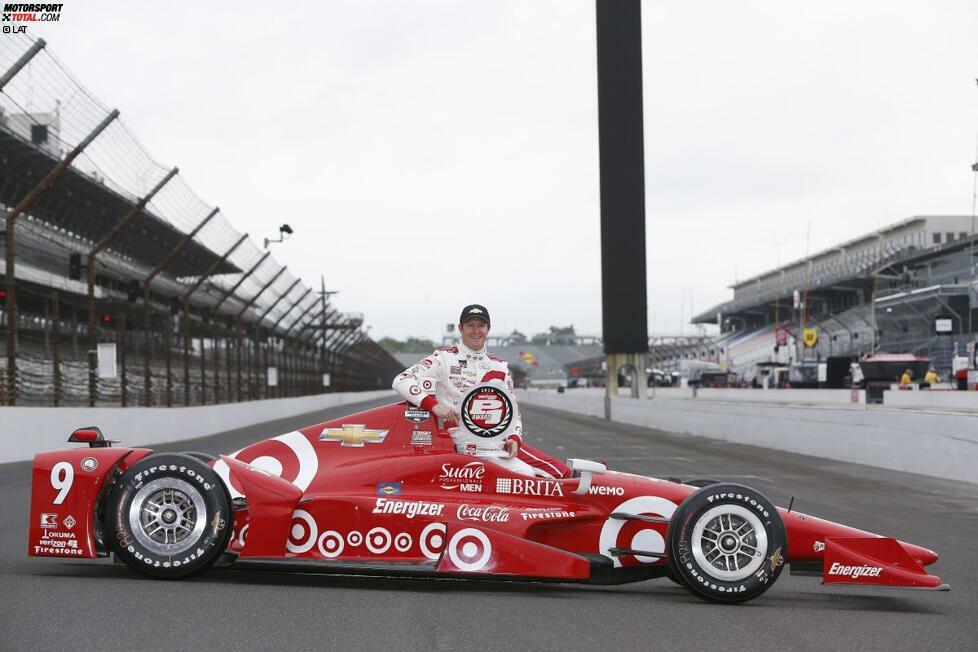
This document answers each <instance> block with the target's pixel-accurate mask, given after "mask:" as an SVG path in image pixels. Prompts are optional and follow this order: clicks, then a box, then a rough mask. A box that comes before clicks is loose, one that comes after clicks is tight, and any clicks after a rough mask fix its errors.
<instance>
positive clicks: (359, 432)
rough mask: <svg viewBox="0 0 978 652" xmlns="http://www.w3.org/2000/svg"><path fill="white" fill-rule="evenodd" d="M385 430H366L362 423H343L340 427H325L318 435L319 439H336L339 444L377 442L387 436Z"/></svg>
mask: <svg viewBox="0 0 978 652" xmlns="http://www.w3.org/2000/svg"><path fill="white" fill-rule="evenodd" d="M387 432H388V431H387V430H367V429H366V428H364V426H363V424H359V423H358V424H349V423H344V424H343V427H342V428H326V429H325V430H323V432H322V433H321V434H320V435H319V440H320V441H338V442H340V446H358V447H360V448H363V445H364V444H379V443H381V442H383V441H384V437H386V436H387Z"/></svg>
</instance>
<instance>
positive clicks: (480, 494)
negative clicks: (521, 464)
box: [28, 385, 947, 602]
mask: <svg viewBox="0 0 978 652" xmlns="http://www.w3.org/2000/svg"><path fill="white" fill-rule="evenodd" d="M490 387H491V388H492V389H491V390H490V389H487V388H490ZM515 409H516V406H515V403H514V402H513V401H512V397H511V396H510V395H509V394H508V393H507V392H505V390H502V389H500V388H499V387H498V386H492V385H484V386H481V387H476V388H475V389H473V390H472V391H471V392H470V393H469V394H468V395H467V396H466V399H465V401H464V402H463V407H462V414H461V415H460V416H461V419H460V421H461V423H462V424H463V425H462V426H461V427H462V428H464V429H465V433H466V436H468V437H470V438H471V436H473V435H474V436H475V437H484V438H486V439H492V438H498V437H499V436H500V435H501V434H502V435H505V433H506V429H505V428H500V427H499V425H500V424H505V423H508V420H509V419H510V417H511V416H512V414H513V412H514V411H515ZM457 432H458V430H455V429H453V430H452V434H451V435H450V434H449V432H448V431H447V430H446V429H445V428H444V424H442V423H440V422H439V420H438V419H437V418H436V417H435V416H434V415H431V414H429V413H428V412H426V411H423V410H420V409H418V408H415V407H414V406H412V405H409V404H406V403H396V404H391V405H387V406H384V407H379V408H376V409H372V410H367V411H364V412H359V413H356V414H352V415H350V416H348V417H344V418H341V419H335V420H333V421H327V422H326V423H322V424H318V425H315V426H310V427H308V428H303V429H302V430H298V431H294V432H289V433H286V434H284V435H279V436H277V437H273V438H271V439H266V440H264V441H260V442H258V443H256V444H253V445H251V446H248V447H246V448H243V449H241V450H239V451H237V452H236V453H232V454H230V455H222V456H221V457H220V458H218V459H215V458H213V457H211V456H208V455H205V454H202V453H180V454H175V453H153V452H152V451H151V450H149V449H145V448H124V447H119V446H112V445H111V442H109V441H107V440H105V439H104V437H103V436H102V434H101V432H99V430H98V429H97V428H83V429H81V430H77V431H76V432H74V433H73V434H72V435H71V437H70V438H69V440H68V441H69V442H73V443H84V444H87V446H85V447H79V448H72V449H67V450H60V451H54V452H48V453H40V454H38V455H37V456H36V457H35V460H34V468H33V486H32V495H31V513H30V535H29V536H30V540H29V542H28V552H29V554H30V555H32V556H54V557H81V558H86V557H88V558H92V557H102V556H106V555H108V554H109V553H110V552H114V553H115V554H116V556H117V558H118V559H121V560H122V561H124V562H125V563H126V564H128V565H129V566H131V567H132V568H133V569H135V570H137V571H139V572H141V573H145V574H146V575H150V576H153V577H159V578H178V577H186V576H189V575H192V574H194V573H198V572H201V571H204V570H206V569H208V568H210V567H212V566H214V565H215V564H217V565H223V566H226V565H232V564H233V565H235V566H245V565H252V566H275V567H282V568H289V569H292V570H310V571H315V572H323V571H324V570H331V571H334V572H349V573H356V574H369V573H375V572H380V573H384V574H391V573H401V574H404V575H420V576H435V577H438V576H454V577H468V578H476V577H482V578H487V579H507V580H533V581H561V582H581V583H591V584H619V583H624V582H635V581H641V580H647V579H652V578H658V577H666V576H668V577H670V578H672V579H673V580H674V581H675V582H677V583H679V584H681V585H683V586H685V587H687V588H688V589H689V590H690V591H691V592H692V593H693V594H695V595H697V596H699V597H701V598H704V599H707V600H712V601H716V602H743V601H746V600H749V599H751V598H755V597H757V596H758V595H760V594H761V593H763V592H764V591H765V590H767V589H768V588H769V587H770V586H771V585H773V584H774V582H775V581H776V580H777V579H778V576H779V575H780V574H781V571H782V570H783V568H784V565H785V563H788V564H790V565H791V568H792V573H803V574H812V575H817V576H820V577H821V578H822V582H823V583H825V584H829V583H832V584H835V583H840V584H853V585H865V586H890V587H901V588H917V589H946V588H947V585H945V584H942V582H941V580H940V579H939V578H938V577H936V576H934V575H930V574H928V573H927V571H926V570H924V567H925V566H927V565H930V564H933V563H934V562H935V561H937V554H935V553H934V552H932V551H930V550H928V549H926V548H922V547H920V546H915V545H913V544H910V543H904V542H902V541H897V540H896V539H892V538H888V537H882V536H879V535H876V534H872V533H869V532H864V531H862V530H857V529H854V528H850V527H847V526H844V525H840V524H837V523H832V522H829V521H825V520H822V519H818V518H815V517H812V516H808V515H805V514H802V513H799V512H795V511H791V509H790V507H789V509H783V508H780V507H775V506H774V505H773V504H771V502H770V501H769V500H768V499H767V498H765V497H764V496H763V495H762V494H761V493H760V492H758V491H756V490H754V489H752V488H750V487H746V486H742V485H738V484H727V483H714V484H707V485H706V486H702V487H698V486H691V485H689V484H680V483H676V482H668V481H665V480H658V479H655V478H649V477H642V476H637V475H632V474H627V473H617V472H615V471H610V470H607V469H606V468H605V466H604V465H602V464H599V463H596V462H590V461H586V460H569V466H570V467H571V469H572V472H571V473H569V474H568V475H570V476H571V477H566V478H556V479H555V478H551V477H539V476H536V475H535V476H531V475H526V474H524V473H517V472H514V471H512V470H509V469H507V468H504V467H503V466H500V465H499V464H496V463H495V462H494V461H493V460H491V459H487V458H485V457H477V456H473V455H468V454H460V453H459V452H457V450H459V449H461V450H466V447H464V446H460V445H459V443H458V441H456V440H457V439H458V437H457V436H456V437H455V440H453V436H454V435H455V434H456V433H457ZM468 450H471V449H468ZM255 562H258V563H257V564H256V563H255Z"/></svg>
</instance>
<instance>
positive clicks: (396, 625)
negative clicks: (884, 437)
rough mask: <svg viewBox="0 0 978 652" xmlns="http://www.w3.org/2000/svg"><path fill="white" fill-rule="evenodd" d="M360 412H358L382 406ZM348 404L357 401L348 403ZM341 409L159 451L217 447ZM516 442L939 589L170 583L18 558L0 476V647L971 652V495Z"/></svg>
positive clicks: (10, 496) (101, 564)
mask: <svg viewBox="0 0 978 652" xmlns="http://www.w3.org/2000/svg"><path fill="white" fill-rule="evenodd" d="M382 402H383V401H381V402H375V403H374V404H380V403H382ZM358 407H361V406H358ZM352 411H355V410H354V409H351V407H350V406H349V405H345V406H341V407H339V408H336V409H331V410H326V411H323V412H320V413H315V414H312V415H302V416H299V417H295V418H292V419H287V420H283V421H278V422H275V423H272V424H264V425H262V426H255V427H251V428H245V429H241V430H237V431H234V432H231V433H225V434H222V435H215V436H213V437H208V438H204V439H199V440H196V441H194V442H192V443H188V442H185V443H182V444H178V445H171V446H167V447H165V448H166V449H167V450H202V451H205V452H212V453H218V452H230V451H232V450H236V449H237V448H240V447H241V446H243V445H246V444H248V443H251V442H253V441H256V440H258V439H261V438H264V437H268V436H272V435H274V434H279V433H281V432H286V431H288V430H291V429H294V428H296V427H301V426H305V425H309V424H311V423H317V422H319V421H323V420H326V419H328V418H334V417H337V416H341V415H342V414H346V413H349V412H352ZM524 419H525V423H526V427H527V432H528V433H529V438H530V441H532V442H533V443H534V444H536V445H538V446H539V447H541V448H543V449H545V450H550V451H551V452H553V453H556V454H558V456H573V457H587V458H591V459H603V460H605V461H607V462H608V464H609V465H610V466H611V467H612V468H615V469H618V470H622V471H628V472H632V473H643V474H648V475H654V476H658V477H669V476H678V477H681V478H683V479H688V478H691V477H712V478H716V479H720V480H728V481H734V482H741V483H744V484H750V485H752V486H754V487H757V488H758V489H760V490H761V491H763V492H764V493H766V494H767V495H768V496H769V497H770V498H771V499H772V500H774V502H775V503H776V504H780V505H786V504H787V502H788V500H789V499H790V498H791V497H792V496H794V497H795V504H794V508H795V509H797V510H799V511H803V512H807V513H810V514H814V515H817V516H821V517H823V518H828V519H831V520H835V521H839V522H842V523H846V524H848V525H852V526H855V527H860V528H863V529H867V530H870V531H873V532H878V533H880V534H887V535H892V536H896V537H898V538H902V539H904V540H907V541H911V542H913V543H917V544H920V545H923V546H927V547H929V548H932V549H934V550H936V551H937V552H938V553H939V554H940V555H941V559H940V561H938V563H937V564H935V565H934V566H931V567H930V568H931V569H932V572H935V573H936V574H938V575H940V576H941V577H942V579H943V580H944V581H946V582H948V583H950V585H951V591H950V592H928V591H912V590H892V589H854V588H841V587H832V588H829V587H823V586H821V585H820V584H819V580H818V579H817V578H810V577H797V576H795V577H792V576H789V574H788V572H787V571H786V572H784V573H783V574H782V575H781V578H780V580H779V581H778V583H777V584H776V585H775V586H774V587H773V588H772V589H770V590H769V591H768V592H767V593H765V594H764V595H763V596H761V597H760V598H758V599H756V600H754V601H752V602H749V603H747V604H745V605H739V606H723V605H714V604H709V603H706V602H703V601H701V600H699V599H697V598H695V597H693V596H691V595H690V594H688V593H687V592H686V591H685V590H684V589H681V588H679V587H677V586H675V585H673V584H672V583H671V582H670V581H668V580H666V579H660V580H652V581H648V582H642V583H638V584H628V585H623V586H614V587H600V586H575V585H556V584H535V583H528V582H527V583H513V582H488V581H460V580H447V579H446V580H430V579H403V578H389V577H370V578H367V577H357V576H345V575H306V574H289V573H281V572H275V573H270V572H260V571H242V570H233V569H228V570H213V571H210V572H208V573H205V574H204V575H202V576H198V577H197V578H194V579H192V580H186V581H173V582H166V581H158V580H151V579H146V578H143V577H141V576H137V575H136V574H135V573H133V572H131V571H129V570H128V569H127V568H126V567H125V566H122V565H119V564H112V563H111V562H109V561H108V560H86V561H71V562H69V561H63V560H60V559H32V558H28V557H27V552H26V541H27V513H28V500H29V492H30V486H29V471H30V466H29V464H26V463H25V464H8V465H0V495H2V497H3V500H2V501H0V523H2V524H3V526H2V527H0V649H3V650H55V649H68V648H72V649H79V648H87V649H96V650H103V649H116V650H136V649H138V650H169V651H173V650H178V651H184V650H211V649H214V650H251V649H275V650H280V651H283V652H285V651H289V652H291V651H293V650H324V649H326V650H335V649H349V650H368V649H369V650H382V651H394V650H443V649H444V650H510V651H511V650H558V649H559V650H564V651H569V650H578V649H598V650H609V651H611V652H617V651H618V650H659V649H669V650H687V649H688V650H706V649H711V650H736V651H742V650H750V651H755V650H787V649H797V650H819V651H824V650H838V649H846V650H893V649H916V650H919V649H924V650H975V649H978V487H976V486H974V485H969V484H963V483H957V482H950V481H942V480H937V479H931V478H926V477H923V476H917V475H910V474H905V473H897V472H892V471H884V470H879V469H873V468H870V467H864V466H857V465H852V464H844V463H839V462H831V461H826V460H821V459H817V458H812V457H805V456H800V455H793V454H788V453H781V452H775V451H769V450H764V449H759V448H753V447H748V446H740V445H735V444H728V443H724V442H718V441H712V440H707V439H700V438H691V437H683V436H676V435H670V434H668V433H664V432H659V431H653V430H647V429H643V428H636V427H632V426H625V425H621V424H615V423H607V422H604V421H602V420H598V419H594V418H589V417H579V416H574V415H569V414H565V413H562V412H556V411H551V410H545V409H542V408H536V407H532V406H527V407H525V409H524Z"/></svg>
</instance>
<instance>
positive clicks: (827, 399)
mask: <svg viewBox="0 0 978 652" xmlns="http://www.w3.org/2000/svg"><path fill="white" fill-rule="evenodd" d="M649 391H650V392H651V391H652V390H651V389H650V390H649ZM857 392H858V393H857V395H856V396H857V401H855V402H857V403H865V402H866V393H865V392H864V391H863V390H857ZM655 397H656V398H692V397H693V390H692V389H691V388H689V387H682V388H680V387H656V388H655ZM696 397H697V399H698V400H707V401H735V402H748V403H791V404H793V405H805V404H808V405H821V404H826V405H839V404H847V403H853V400H852V391H851V390H848V389H744V388H734V387H731V388H724V389H713V388H704V389H700V390H699V391H698V392H697V394H696Z"/></svg>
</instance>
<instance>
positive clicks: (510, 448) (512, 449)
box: [503, 439, 520, 460]
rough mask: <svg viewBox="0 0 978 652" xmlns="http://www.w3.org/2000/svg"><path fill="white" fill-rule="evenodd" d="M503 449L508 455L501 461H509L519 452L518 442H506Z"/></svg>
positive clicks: (512, 440) (510, 440) (513, 440)
mask: <svg viewBox="0 0 978 652" xmlns="http://www.w3.org/2000/svg"><path fill="white" fill-rule="evenodd" d="M504 447H505V448H506V452H507V453H508V455H507V456H506V457H505V458H503V459H507V460H511V459H513V458H514V457H516V454H517V453H519V452H520V445H519V442H517V441H516V440H515V439H508V440H506V443H505V444H504Z"/></svg>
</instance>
